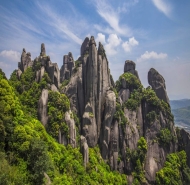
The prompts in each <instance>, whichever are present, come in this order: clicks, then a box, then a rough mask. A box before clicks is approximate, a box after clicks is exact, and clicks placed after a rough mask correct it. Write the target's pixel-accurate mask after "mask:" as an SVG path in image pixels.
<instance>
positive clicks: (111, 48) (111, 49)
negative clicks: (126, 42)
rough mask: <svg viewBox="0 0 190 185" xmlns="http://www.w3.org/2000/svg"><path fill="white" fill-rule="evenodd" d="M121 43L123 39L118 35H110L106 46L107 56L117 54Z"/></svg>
mask: <svg viewBox="0 0 190 185" xmlns="http://www.w3.org/2000/svg"><path fill="white" fill-rule="evenodd" d="M121 41H122V40H121V38H119V37H118V36H117V35H116V34H110V35H109V37H108V39H107V44H106V45H105V50H106V54H107V55H115V54H116V53H117V50H116V47H117V46H119V45H120V43H121Z"/></svg>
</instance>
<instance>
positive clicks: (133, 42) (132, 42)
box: [122, 37, 139, 52]
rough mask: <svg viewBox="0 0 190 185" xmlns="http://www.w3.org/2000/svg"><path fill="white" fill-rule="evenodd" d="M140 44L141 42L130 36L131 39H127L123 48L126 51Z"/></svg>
mask: <svg viewBox="0 0 190 185" xmlns="http://www.w3.org/2000/svg"><path fill="white" fill-rule="evenodd" d="M137 45H139V42H138V41H137V40H136V39H135V38H134V37H131V38H129V41H126V42H124V43H123V44H122V47H123V49H124V50H125V52H130V51H131V49H132V47H134V46H137Z"/></svg>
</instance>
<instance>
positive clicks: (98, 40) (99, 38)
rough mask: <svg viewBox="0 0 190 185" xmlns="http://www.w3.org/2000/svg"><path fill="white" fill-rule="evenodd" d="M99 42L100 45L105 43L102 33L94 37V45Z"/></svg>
mask: <svg viewBox="0 0 190 185" xmlns="http://www.w3.org/2000/svg"><path fill="white" fill-rule="evenodd" d="M99 42H101V43H102V44H105V43H106V39H105V35H104V34H102V33H98V34H97V37H96V43H99Z"/></svg>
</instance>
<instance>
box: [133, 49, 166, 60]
mask: <svg viewBox="0 0 190 185" xmlns="http://www.w3.org/2000/svg"><path fill="white" fill-rule="evenodd" d="M167 56H168V55H167V54H166V53H159V54H158V53H156V52H155V51H151V52H148V51H146V52H145V53H144V54H143V55H141V56H140V58H138V59H137V62H142V61H146V60H150V59H165V58H167Z"/></svg>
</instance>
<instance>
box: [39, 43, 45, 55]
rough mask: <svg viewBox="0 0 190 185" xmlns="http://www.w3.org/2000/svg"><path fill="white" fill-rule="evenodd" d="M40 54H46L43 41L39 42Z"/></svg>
mask: <svg viewBox="0 0 190 185" xmlns="http://www.w3.org/2000/svg"><path fill="white" fill-rule="evenodd" d="M40 56H46V48H45V44H44V43H42V44H41V52H40Z"/></svg>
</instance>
